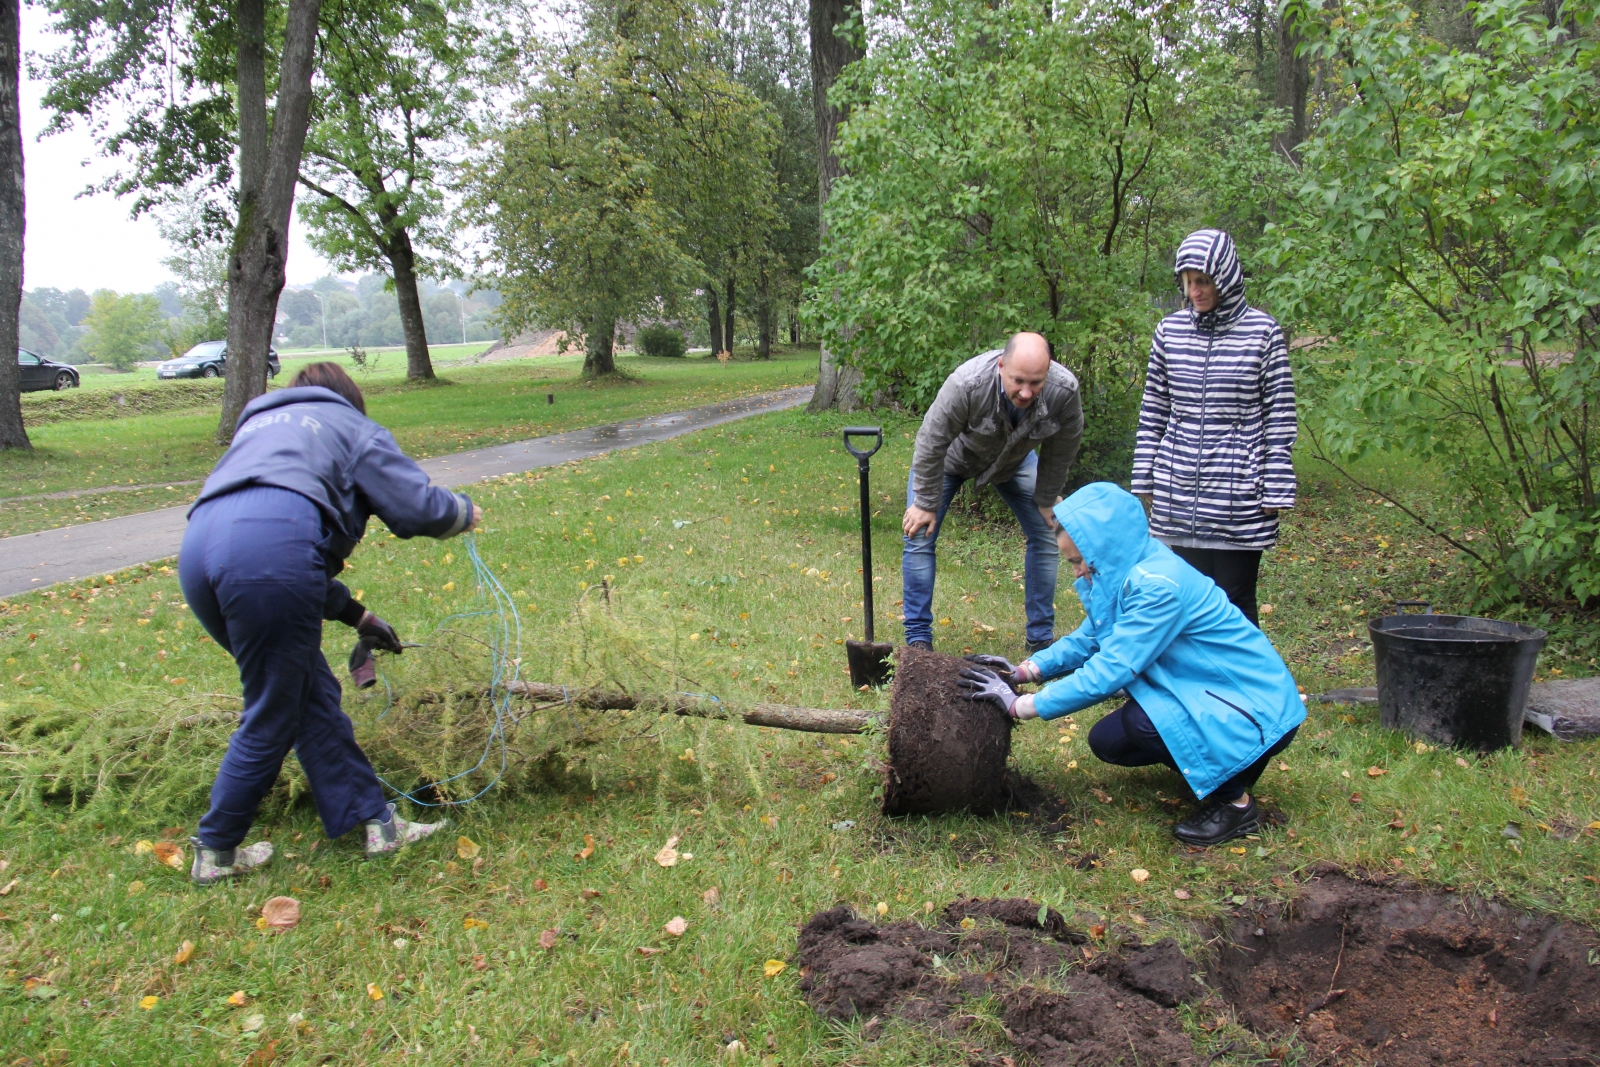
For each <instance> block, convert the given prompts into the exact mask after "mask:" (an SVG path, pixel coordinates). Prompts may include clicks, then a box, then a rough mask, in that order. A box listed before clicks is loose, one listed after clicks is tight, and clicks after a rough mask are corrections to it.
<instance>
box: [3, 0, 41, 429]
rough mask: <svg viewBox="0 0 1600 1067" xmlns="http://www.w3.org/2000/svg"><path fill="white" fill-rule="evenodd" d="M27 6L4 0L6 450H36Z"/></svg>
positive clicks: (4, 385)
mask: <svg viewBox="0 0 1600 1067" xmlns="http://www.w3.org/2000/svg"><path fill="white" fill-rule="evenodd" d="M21 90H22V5H21V2H20V0H0V449H6V448H32V447H33V446H32V444H31V442H29V440H28V430H27V427H25V426H24V425H23V422H22V381H21V375H20V372H19V371H18V369H17V358H16V355H15V353H16V351H17V330H18V328H19V323H18V319H19V317H20V315H21V313H22V237H23V231H24V228H25V226H26V221H27V220H26V216H25V215H24V214H23V191H24V190H23V184H22V92H21Z"/></svg>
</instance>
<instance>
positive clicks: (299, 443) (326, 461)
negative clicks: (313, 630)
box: [189, 385, 472, 617]
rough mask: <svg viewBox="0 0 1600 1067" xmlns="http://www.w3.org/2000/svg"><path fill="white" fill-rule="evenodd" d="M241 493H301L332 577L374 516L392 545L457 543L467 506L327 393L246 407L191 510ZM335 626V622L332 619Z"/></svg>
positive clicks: (311, 391)
mask: <svg viewBox="0 0 1600 1067" xmlns="http://www.w3.org/2000/svg"><path fill="white" fill-rule="evenodd" d="M247 485H271V486H275V487H277V488H279V489H288V490H290V491H291V492H295V493H299V494H300V495H301V496H303V497H305V498H306V499H307V500H309V501H311V502H312V503H313V504H315V505H316V506H317V508H318V510H320V511H321V512H322V518H323V523H324V525H325V526H326V527H327V530H328V533H329V538H328V543H327V545H325V546H324V548H323V555H324V557H325V558H326V559H327V560H328V562H329V564H330V566H329V573H330V575H331V574H337V573H338V572H339V570H340V562H339V561H342V560H344V559H345V558H347V557H348V556H349V555H350V553H351V552H353V551H355V547H356V545H357V544H359V543H360V541H361V538H362V536H363V535H364V534H365V533H366V530H367V519H368V518H369V517H371V516H373V515H377V516H378V518H380V519H382V520H383V521H384V524H385V525H386V526H388V527H389V529H390V530H391V531H392V532H393V533H394V534H396V535H397V536H399V537H405V538H410V537H416V536H418V535H419V534H420V535H422V536H424V537H439V538H444V537H454V536H455V535H456V534H458V533H460V532H461V531H463V530H465V529H466V528H467V524H468V523H469V522H471V520H472V500H471V499H470V498H469V497H468V496H467V495H466V494H465V493H452V492H451V491H450V490H448V489H445V488H443V487H442V486H437V485H432V484H430V483H429V481H428V475H427V472H425V471H424V470H423V469H422V468H421V467H419V466H417V464H416V461H415V460H413V459H412V458H411V457H410V456H407V455H406V454H405V453H404V452H402V451H400V446H399V445H397V444H396V443H395V440H394V437H392V436H391V435H390V433H389V431H388V430H385V429H384V428H383V427H382V426H379V425H378V424H377V423H375V422H373V421H372V420H371V419H369V418H367V417H366V416H365V415H363V414H361V412H359V411H357V410H356V409H355V408H354V407H352V406H351V404H350V402H349V401H348V400H346V399H345V398H344V397H342V396H340V395H339V394H338V393H335V392H334V391H333V390H331V389H323V388H321V387H320V386H315V385H302V386H298V387H296V388H291V389H276V390H274V391H272V392H270V393H267V394H265V395H264V396H258V397H256V398H255V399H254V400H252V401H250V403H248V404H246V405H245V409H244V411H243V412H242V413H241V414H240V415H239V422H238V428H237V429H235V430H234V434H233V444H232V445H231V446H230V447H229V448H228V451H227V452H225V453H223V456H222V458H221V459H220V460H218V461H217V465H216V467H214V468H213V469H212V471H211V475H210V476H209V477H208V478H206V484H205V485H204V486H202V487H201V489H200V496H199V498H198V499H196V500H195V502H194V507H192V508H190V509H189V514H191V515H193V514H194V508H197V507H199V506H200V505H201V504H203V503H205V502H206V501H207V500H210V499H212V498H213V497H219V496H226V495H227V494H228V493H231V492H233V491H234V490H235V489H241V488H243V487H244V486H247ZM330 617H332V616H330Z"/></svg>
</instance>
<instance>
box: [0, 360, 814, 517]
mask: <svg viewBox="0 0 1600 1067" xmlns="http://www.w3.org/2000/svg"><path fill="white" fill-rule="evenodd" d="M448 347H449V346H441V350H443V349H445V348H448ZM456 347H459V346H456ZM469 347H470V346H469ZM302 362H304V360H303V359H300V358H297V357H290V358H288V359H285V360H284V372H283V373H282V374H280V375H279V376H278V379H277V381H278V382H279V383H283V382H287V380H288V377H289V376H291V375H292V374H293V372H294V369H295V368H296V367H297V366H298V365H300V364H301V363H302ZM582 363H583V360H582V357H581V356H576V355H573V356H548V357H540V358H537V359H525V360H509V361H506V362H503V363H482V364H473V365H462V364H447V363H444V362H443V361H441V362H440V364H439V371H440V380H439V382H438V383H437V384H432V385H427V384H418V383H412V382H407V381H406V380H405V362H404V356H403V353H400V352H398V351H396V352H394V353H393V354H392V355H382V358H381V359H380V362H379V363H378V365H377V367H376V368H372V364H371V362H370V360H369V363H368V367H369V368H372V369H369V370H367V371H362V370H359V369H357V370H356V371H355V375H354V376H355V378H356V381H357V382H358V383H360V385H361V387H362V389H363V390H364V391H365V392H366V393H367V395H368V399H369V401H370V403H369V405H368V411H369V412H370V413H371V415H372V417H373V418H375V419H377V420H378V421H379V422H381V423H383V424H384V425H385V426H387V427H388V428H389V429H390V430H392V431H393V432H394V435H395V437H396V438H397V439H398V440H399V442H400V445H401V447H403V448H405V449H406V450H407V451H408V452H410V453H412V454H413V455H416V456H419V457H423V456H430V455H443V454H446V453H450V452H459V451H462V450H464V449H468V448H478V447H482V446H485V445H492V444H499V443H502V442H505V441H518V440H522V439H525V438H529V437H539V436H542V435H544V434H550V433H559V432H560V431H562V430H571V429H576V428H578V427H582V426H593V425H598V424H601V423H606V422H615V421H617V420H619V419H626V418H634V417H637V416H641V415H650V414H656V413H658V412H662V411H674V410H677V409H680V408H688V407H696V406H698V405H701V404H707V403H711V402H713V401H717V400H724V399H727V398H729V397H734V396H743V395H748V394H750V393H757V392H761V391H763V390H767V389H780V388H785V387H788V386H792V385H805V384H808V383H810V382H812V381H814V380H815V379H816V353H815V350H810V351H807V350H798V351H791V352H779V353H778V354H777V356H776V358H774V359H772V360H770V361H764V362H760V361H749V360H735V361H734V362H732V363H730V364H728V365H727V366H723V365H721V364H719V363H717V361H716V360H714V359H709V358H698V359H697V358H692V357H691V358H688V359H647V358H645V357H642V356H630V355H624V356H620V357H619V358H618V360H617V365H618V367H619V368H620V369H621V370H622V371H623V372H624V373H625V374H627V375H629V376H630V378H629V379H625V380H618V381H609V382H604V383H598V384H597V383H592V382H587V381H584V380H583V379H582V378H580V377H579V376H578V372H579V368H580V367H581V366H582ZM118 377H119V378H120V380H121V381H123V382H127V383H130V384H134V383H136V381H137V380H136V379H134V378H133V376H132V375H121V376H118ZM88 380H89V379H88V378H85V381H88ZM163 386H171V387H174V388H176V386H175V385H174V383H160V384H157V383H153V382H151V381H150V380H149V379H146V380H145V381H144V383H143V391H145V392H148V391H150V390H152V389H160V388H162V387H163ZM40 395H41V396H45V397H48V398H49V400H50V402H51V403H57V402H62V401H65V400H67V399H68V398H71V397H81V396H83V394H82V393H76V394H73V393H68V394H65V396H63V395H61V394H40ZM549 395H553V396H554V397H555V403H554V404H551V403H548V402H547V401H546V397H547V396H549ZM84 399H88V398H87V397H85V398H84ZM219 402H220V400H213V401H210V402H208V403H205V404H203V405H200V406H195V407H190V408H185V409H180V410H172V411H163V412H160V413H154V414H148V415H125V416H123V417H120V418H97V419H79V420H76V421H64V422H55V423H51V424H49V425H40V426H35V427H31V428H30V429H29V437H30V438H31V439H32V441H33V444H34V450H33V452H32V453H24V454H15V453H9V454H6V455H4V456H0V537H9V536H14V535H16V534H20V533H27V532H30V531H33V530H42V529H50V528H52V527H56V526H66V525H71V524H74V523H80V522H92V521H95V520H97V519H106V518H111V517H113V516H116V515H127V514H132V513H134V512H139V511H149V510H152V509H154V508H160V507H169V506H171V505H173V504H179V503H183V502H186V501H188V500H190V499H192V498H193V495H194V492H195V485H194V484H184V483H196V482H197V481H198V480H200V479H203V478H204V477H205V475H206V473H207V472H208V471H209V470H210V469H211V467H212V466H213V465H214V464H215V463H216V461H217V457H219V456H220V455H221V454H222V449H221V448H220V447H219V446H218V445H217V444H216V441H215V434H216V428H217V418H218V413H219V411H220V408H219V406H218V404H219ZM84 490H93V492H89V493H85V492H83V491H84ZM61 493H74V494H77V495H73V496H51V495H50V494H61Z"/></svg>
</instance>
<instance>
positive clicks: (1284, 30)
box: [1272, 14, 1311, 165]
mask: <svg viewBox="0 0 1600 1067" xmlns="http://www.w3.org/2000/svg"><path fill="white" fill-rule="evenodd" d="M1300 43H1301V40H1300V34H1299V32H1298V31H1297V30H1296V29H1295V27H1294V24H1293V22H1291V21H1290V19H1289V17H1288V15H1287V14H1284V15H1280V16H1279V17H1278V76H1277V81H1276V82H1275V83H1274V85H1273V93H1272V103H1273V106H1274V107H1277V108H1279V109H1280V110H1282V111H1284V112H1286V113H1287V114H1288V117H1289V128H1288V129H1287V130H1284V131H1282V132H1281V133H1277V134H1274V135H1273V138H1272V145H1273V147H1274V148H1276V149H1277V150H1278V151H1279V152H1281V153H1283V154H1284V156H1286V157H1288V159H1289V160H1290V161H1291V162H1293V163H1295V164H1296V165H1298V164H1299V162H1300V151H1299V149H1300V142H1301V141H1304V140H1305V139H1306V91H1307V89H1309V88H1310V86H1311V61H1310V59H1308V58H1307V57H1305V56H1297V55H1295V48H1296V47H1297V46H1298V45H1299V44H1300Z"/></svg>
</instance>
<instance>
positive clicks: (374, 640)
mask: <svg viewBox="0 0 1600 1067" xmlns="http://www.w3.org/2000/svg"><path fill="white" fill-rule="evenodd" d="M356 633H357V634H359V635H361V637H362V638H363V639H364V640H370V641H371V647H372V648H377V649H382V650H383V651H385V652H393V653H394V654H395V655H397V656H398V655H399V654H400V653H401V652H402V651H403V650H404V649H405V645H402V644H401V643H400V635H399V634H397V633H395V632H394V627H393V626H390V625H389V624H388V623H386V622H384V621H383V620H382V619H380V618H378V616H377V615H375V614H373V613H372V612H370V611H369V612H367V613H366V614H365V615H363V616H362V617H361V622H360V623H359V624H358V625H357V626H356Z"/></svg>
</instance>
